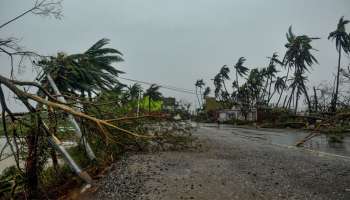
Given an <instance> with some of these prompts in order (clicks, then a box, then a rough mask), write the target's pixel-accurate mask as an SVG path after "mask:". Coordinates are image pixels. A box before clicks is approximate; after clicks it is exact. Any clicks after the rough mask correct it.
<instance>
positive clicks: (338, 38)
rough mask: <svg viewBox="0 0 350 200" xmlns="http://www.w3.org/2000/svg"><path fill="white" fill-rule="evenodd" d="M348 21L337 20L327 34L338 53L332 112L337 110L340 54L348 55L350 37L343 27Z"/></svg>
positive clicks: (342, 18)
mask: <svg viewBox="0 0 350 200" xmlns="http://www.w3.org/2000/svg"><path fill="white" fill-rule="evenodd" d="M349 22H350V21H349V20H344V17H341V18H340V19H339V22H338V25H337V29H336V30H335V31H333V32H331V33H329V36H328V39H332V40H335V47H336V49H337V51H338V69H337V77H336V78H337V80H336V86H335V93H334V96H333V99H332V105H331V106H332V107H331V109H332V111H333V112H335V111H336V109H337V101H338V93H339V72H340V60H341V52H342V50H343V51H344V53H346V54H349V52H350V35H348V34H347V33H346V29H345V25H346V24H348V23H349Z"/></svg>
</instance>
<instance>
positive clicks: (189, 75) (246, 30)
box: [0, 0, 350, 104]
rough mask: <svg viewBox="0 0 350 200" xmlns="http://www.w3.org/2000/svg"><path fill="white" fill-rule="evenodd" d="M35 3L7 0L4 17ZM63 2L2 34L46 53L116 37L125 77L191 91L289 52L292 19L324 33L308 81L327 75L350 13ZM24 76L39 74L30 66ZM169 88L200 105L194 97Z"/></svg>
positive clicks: (331, 1) (228, 0)
mask: <svg viewBox="0 0 350 200" xmlns="http://www.w3.org/2000/svg"><path fill="white" fill-rule="evenodd" d="M31 2H32V1H30V0H26V1H23V0H1V2H0V23H2V22H5V21H7V20H9V19H11V18H13V17H14V16H16V15H17V14H19V13H21V12H23V11H24V10H26V9H27V8H29V7H30V6H31ZM62 5H63V15H64V17H63V18H62V19H61V20H56V19H54V18H43V17H39V16H33V15H27V16H26V17H24V18H22V19H21V20H19V21H17V22H15V23H13V24H11V25H9V26H7V27H6V28H3V29H2V30H0V35H1V38H4V37H9V36H13V37H18V38H21V39H22V40H21V45H22V46H25V47H26V48H28V49H30V50H35V51H37V52H39V53H41V54H44V55H54V54H56V53H57V52H58V51H64V52H67V53H78V52H82V51H84V50H86V49H87V48H88V47H90V46H91V45H92V44H93V43H94V42H96V41H97V40H99V39H101V38H109V39H110V40H111V45H110V46H111V47H114V48H116V49H118V50H120V51H121V52H123V54H124V59H125V62H123V63H120V64H119V66H118V68H119V69H121V70H123V71H125V72H126V74H125V77H128V78H133V79H138V80H142V81H148V82H156V83H161V84H167V85H172V86H176V87H181V88H186V89H191V90H194V82H195V80H196V79H199V78H204V80H205V81H206V82H207V83H209V82H211V81H210V79H211V78H213V76H214V75H215V74H216V73H217V72H218V70H219V69H220V67H221V66H222V65H224V64H227V65H230V66H232V65H233V64H234V63H235V62H236V61H237V59H238V58H239V57H241V56H244V57H246V58H247V62H246V66H248V67H249V68H253V67H265V66H266V65H267V62H268V61H267V59H266V57H267V56H270V55H271V54H272V53H273V52H278V53H279V54H280V55H281V56H283V54H284V51H285V49H284V44H285V43H286V38H285V33H286V31H287V30H288V27H289V26H290V25H293V30H294V32H295V33H296V34H308V35H310V36H317V37H321V38H322V39H321V40H318V41H315V42H313V44H314V47H315V48H316V49H318V50H319V51H318V52H315V55H316V58H317V59H318V60H319V63H320V64H319V65H315V66H314V67H313V70H312V71H311V74H310V76H309V77H310V78H309V79H310V82H309V84H308V85H309V86H310V85H313V84H319V83H321V82H323V81H328V80H330V79H331V78H332V73H334V71H335V69H336V65H337V53H336V50H335V47H334V44H333V43H332V42H331V41H328V40H327V36H328V34H329V32H330V31H333V30H334V29H335V28H336V24H337V21H338V19H339V18H340V17H341V16H343V15H344V16H345V18H347V19H350V1H349V0H192V1H189V0H138V1H137V0H99V1H97V0H84V1H83V0H65V1H63V4H62ZM348 30H350V26H349V27H348ZM343 61H344V63H343V64H347V63H349V61H350V59H349V58H348V57H347V58H346V57H345V58H344V59H343ZM0 64H1V66H0V73H1V74H5V75H8V72H9V65H8V60H7V58H6V57H4V56H3V55H0ZM231 69H232V68H231ZM20 77H21V79H27V80H32V79H33V75H32V72H31V68H30V67H27V69H26V72H25V73H24V74H22V75H20ZM232 77H233V74H232ZM210 85H211V83H210ZM144 87H147V86H144ZM162 92H163V93H164V94H165V95H166V96H176V97H177V98H179V99H181V98H182V99H186V100H188V101H190V102H191V103H193V104H194V103H195V97H194V96H193V95H189V94H184V93H178V92H171V91H167V90H164V89H163V90H162Z"/></svg>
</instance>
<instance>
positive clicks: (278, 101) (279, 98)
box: [276, 90, 283, 108]
mask: <svg viewBox="0 0 350 200" xmlns="http://www.w3.org/2000/svg"><path fill="white" fill-rule="evenodd" d="M282 94H283V90H282V91H281V93H280V96H279V97H278V100H277V103H276V108H277V107H278V104H279V103H280V100H281V97H282Z"/></svg>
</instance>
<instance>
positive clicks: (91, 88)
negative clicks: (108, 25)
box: [37, 39, 123, 96]
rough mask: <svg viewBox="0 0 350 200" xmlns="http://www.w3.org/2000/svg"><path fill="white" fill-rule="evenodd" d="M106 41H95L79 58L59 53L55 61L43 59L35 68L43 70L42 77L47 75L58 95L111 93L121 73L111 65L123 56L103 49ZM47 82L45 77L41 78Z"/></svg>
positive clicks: (115, 51)
mask: <svg viewBox="0 0 350 200" xmlns="http://www.w3.org/2000/svg"><path fill="white" fill-rule="evenodd" d="M108 42H109V40H108V39H101V40H99V41H97V42H96V43H95V44H94V45H92V47H90V48H89V49H88V50H87V51H85V52H84V53H82V54H72V55H66V54H64V53H58V55H57V57H50V59H44V60H41V61H39V62H38V63H37V64H38V65H39V66H41V67H42V69H43V71H44V75H46V74H50V75H51V76H52V78H53V79H54V81H55V82H56V83H57V87H58V88H59V90H60V91H62V92H63V93H64V92H73V93H75V92H76V91H79V92H80V93H81V96H84V92H85V91H86V92H88V93H91V92H95V91H99V90H105V89H112V88H113V87H114V86H115V85H116V84H117V83H118V80H117V79H116V77H117V76H118V75H119V74H121V73H123V72H122V71H120V70H117V69H116V68H115V67H114V66H113V65H112V64H114V63H116V62H121V61H123V59H122V57H121V56H122V53H121V52H119V51H118V50H116V49H113V48H103V47H104V46H105V45H106V44H108ZM42 80H43V81H46V79H45V76H43V78H42Z"/></svg>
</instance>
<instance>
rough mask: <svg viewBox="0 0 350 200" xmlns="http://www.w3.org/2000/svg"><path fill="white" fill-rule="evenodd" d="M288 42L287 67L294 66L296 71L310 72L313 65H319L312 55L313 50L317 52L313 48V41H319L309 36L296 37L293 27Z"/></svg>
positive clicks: (288, 34)
mask: <svg viewBox="0 0 350 200" xmlns="http://www.w3.org/2000/svg"><path fill="white" fill-rule="evenodd" d="M286 35H287V41H288V43H287V44H286V45H285V47H286V48H287V51H286V54H285V57H284V60H283V63H284V64H285V65H289V66H294V67H295V69H296V70H300V71H305V70H306V71H309V69H308V66H309V67H310V66H311V65H312V64H313V63H318V61H317V59H316V58H315V57H314V56H313V55H312V54H311V52H310V51H311V50H315V49H314V48H313V47H312V46H311V42H312V41H313V40H316V39H319V38H315V37H309V36H307V35H300V36H296V35H294V33H293V31H292V27H291V26H290V27H289V29H288V32H287V34H286Z"/></svg>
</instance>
